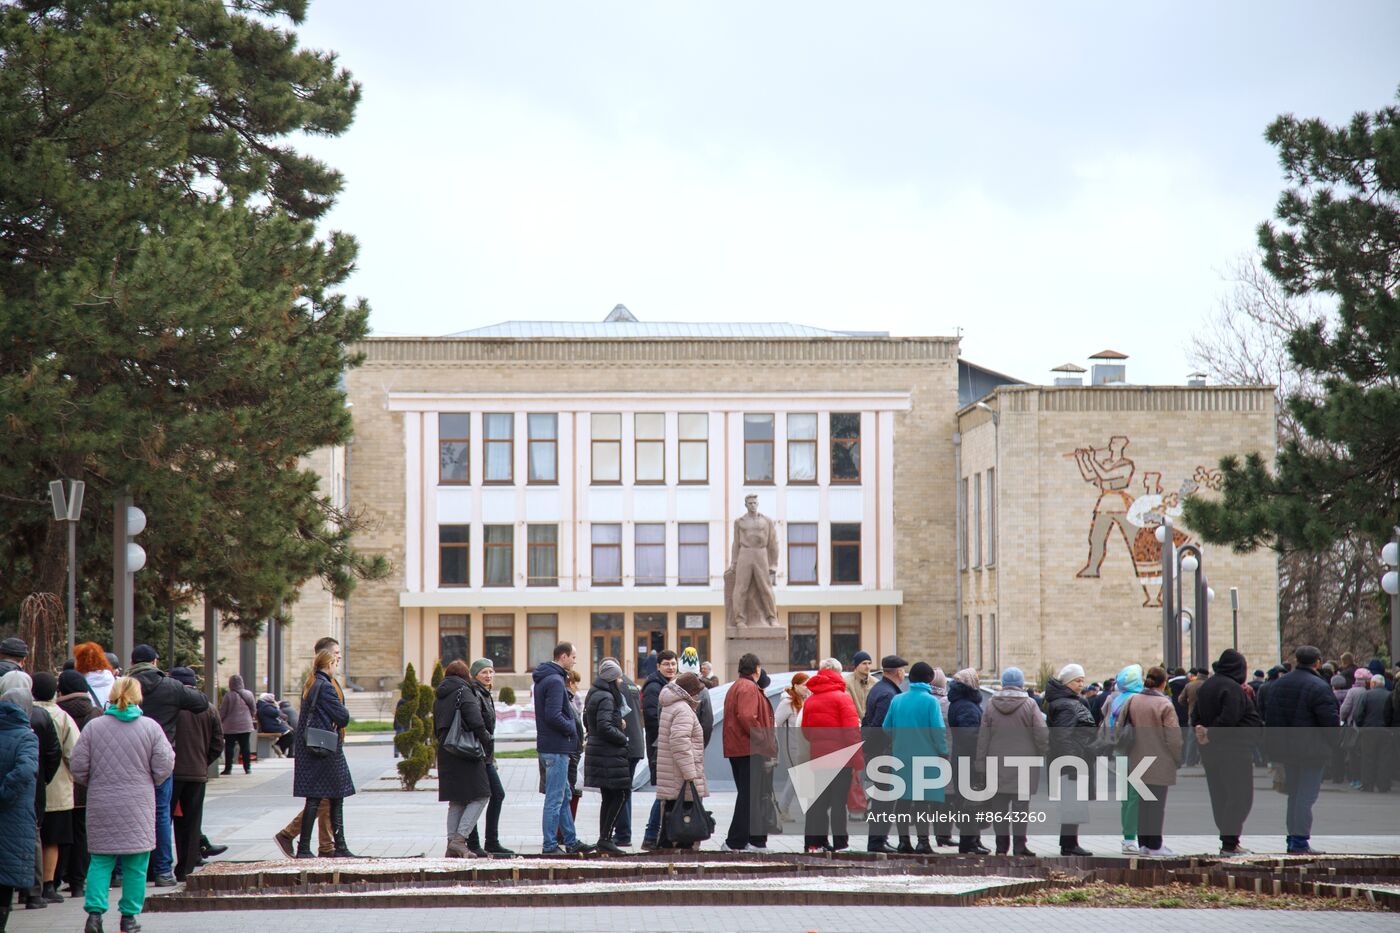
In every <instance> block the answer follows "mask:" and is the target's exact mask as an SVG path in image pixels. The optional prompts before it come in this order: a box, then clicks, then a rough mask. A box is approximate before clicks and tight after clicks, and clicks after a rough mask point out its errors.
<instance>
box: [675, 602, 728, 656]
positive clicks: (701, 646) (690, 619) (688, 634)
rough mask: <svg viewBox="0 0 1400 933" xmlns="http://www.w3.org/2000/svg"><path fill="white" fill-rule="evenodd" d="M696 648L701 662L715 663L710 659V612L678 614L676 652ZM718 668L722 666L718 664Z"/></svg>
mask: <svg viewBox="0 0 1400 933" xmlns="http://www.w3.org/2000/svg"><path fill="white" fill-rule="evenodd" d="M687 648H694V649H695V652H696V653H697V654H699V655H700V660H701V661H709V662H710V663H711V664H714V663H715V659H714V658H712V657H710V614H709V613H708V612H678V613H676V651H677V653H680V652H684V651H685V649H687ZM715 666H716V667H719V666H720V665H718V664H716V665H715Z"/></svg>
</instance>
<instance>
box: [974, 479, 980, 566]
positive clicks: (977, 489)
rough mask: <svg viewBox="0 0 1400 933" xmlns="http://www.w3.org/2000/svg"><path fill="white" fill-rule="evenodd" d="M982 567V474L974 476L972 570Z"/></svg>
mask: <svg viewBox="0 0 1400 933" xmlns="http://www.w3.org/2000/svg"><path fill="white" fill-rule="evenodd" d="M981 566H982V474H981V473H973V474H972V569H973V570H976V569H978V568H979V567H981Z"/></svg>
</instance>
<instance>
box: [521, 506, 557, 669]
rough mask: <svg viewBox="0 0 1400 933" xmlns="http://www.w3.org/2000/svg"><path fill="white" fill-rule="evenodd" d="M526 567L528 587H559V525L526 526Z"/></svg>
mask: <svg viewBox="0 0 1400 933" xmlns="http://www.w3.org/2000/svg"><path fill="white" fill-rule="evenodd" d="M525 565H526V566H525V576H526V584H527V585H528V586H558V585H559V526H558V525H526V526H525ZM548 660H551V661H552V660H553V658H549V659H548Z"/></svg>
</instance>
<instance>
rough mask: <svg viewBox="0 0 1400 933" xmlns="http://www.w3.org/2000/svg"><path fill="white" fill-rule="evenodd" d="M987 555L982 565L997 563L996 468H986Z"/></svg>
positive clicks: (990, 566) (989, 565)
mask: <svg viewBox="0 0 1400 933" xmlns="http://www.w3.org/2000/svg"><path fill="white" fill-rule="evenodd" d="M986 540H987V545H986V547H987V556H986V559H985V560H984V561H983V562H982V566H984V567H986V568H987V569H989V570H990V569H991V568H993V567H995V566H996V565H997V468H996V467H988V468H987V531H986Z"/></svg>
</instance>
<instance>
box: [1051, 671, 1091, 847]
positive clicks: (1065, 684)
mask: <svg viewBox="0 0 1400 933" xmlns="http://www.w3.org/2000/svg"><path fill="white" fill-rule="evenodd" d="M1083 690H1084V668H1082V667H1080V666H1079V665H1078V664H1066V665H1065V666H1064V668H1063V669H1062V670H1061V671H1060V676H1059V677H1051V678H1050V679H1049V680H1048V681H1046V683H1045V722H1046V725H1048V726H1049V727H1050V754H1049V758H1050V760H1051V761H1054V760H1055V759H1056V758H1077V759H1079V760H1080V761H1083V762H1084V763H1085V765H1086V766H1087V768H1088V781H1087V783H1088V791H1087V794H1086V795H1085V799H1084V800H1080V799H1079V796H1080V788H1079V786H1078V785H1079V781H1078V773H1077V772H1076V771H1075V770H1073V769H1070V768H1067V769H1065V770H1064V771H1061V772H1058V773H1057V772H1053V771H1052V772H1051V777H1052V778H1053V779H1055V780H1057V781H1058V783H1059V789H1060V854H1061V855H1077V856H1087V855H1092V854H1093V853H1091V852H1090V851H1089V850H1088V849H1085V848H1083V847H1081V846H1080V845H1079V824H1080V823H1085V822H1088V819H1089V801H1090V800H1092V799H1093V794H1094V752H1093V746H1094V740H1095V739H1096V738H1097V736H1098V728H1097V727H1096V726H1095V725H1094V714H1093V713H1092V712H1090V711H1089V706H1088V704H1087V703H1085V702H1084V698H1083V697H1081V696H1080V693H1081V692H1082V691H1083Z"/></svg>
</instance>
